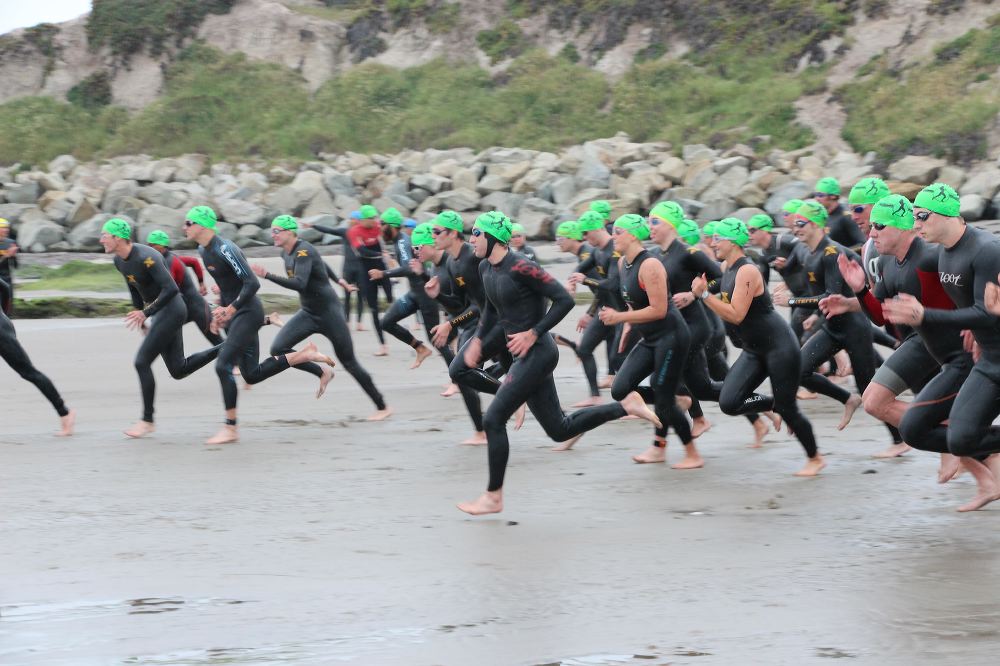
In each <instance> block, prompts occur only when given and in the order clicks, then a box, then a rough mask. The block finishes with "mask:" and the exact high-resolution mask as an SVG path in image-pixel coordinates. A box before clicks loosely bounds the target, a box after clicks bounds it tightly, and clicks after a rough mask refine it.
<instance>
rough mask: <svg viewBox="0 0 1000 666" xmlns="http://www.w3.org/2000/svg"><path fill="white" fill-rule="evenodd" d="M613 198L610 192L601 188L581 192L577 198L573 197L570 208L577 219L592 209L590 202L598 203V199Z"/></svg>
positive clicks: (577, 194)
mask: <svg viewBox="0 0 1000 666" xmlns="http://www.w3.org/2000/svg"><path fill="white" fill-rule="evenodd" d="M611 198H612V196H611V192H610V191H609V190H605V189H600V188H590V189H586V190H580V191H579V192H577V193H576V196H574V197H573V200H572V201H570V202H569V206H568V208H569V210H570V211H572V213H573V214H574V215H575V216H576V217H579V216H580V215H583V213H584V212H586V211H587V210H589V209H590V202H592V201H597V200H598V199H611Z"/></svg>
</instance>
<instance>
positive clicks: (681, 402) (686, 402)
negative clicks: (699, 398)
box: [676, 395, 694, 412]
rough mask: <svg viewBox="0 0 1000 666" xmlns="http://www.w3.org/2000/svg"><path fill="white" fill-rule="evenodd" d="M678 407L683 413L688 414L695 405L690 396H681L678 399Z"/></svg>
mask: <svg viewBox="0 0 1000 666" xmlns="http://www.w3.org/2000/svg"><path fill="white" fill-rule="evenodd" d="M676 400H677V406H678V407H680V410H681V411H682V412H686V411H687V410H689V409H691V405H692V404H694V400H692V399H691V396H689V395H679V396H677V397H676Z"/></svg>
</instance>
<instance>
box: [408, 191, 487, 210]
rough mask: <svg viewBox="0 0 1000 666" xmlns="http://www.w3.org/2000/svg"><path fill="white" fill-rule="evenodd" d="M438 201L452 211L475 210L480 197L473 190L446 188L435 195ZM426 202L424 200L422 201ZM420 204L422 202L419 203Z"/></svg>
mask: <svg viewBox="0 0 1000 666" xmlns="http://www.w3.org/2000/svg"><path fill="white" fill-rule="evenodd" d="M437 199H438V202H439V203H440V204H441V205H442V206H444V207H445V208H450V209H451V210H454V211H458V212H461V211H466V210H476V208H477V207H478V206H479V202H480V200H481V197H480V196H479V193H478V192H476V191H475V190H448V191H447V192H441V193H440V194H438V195H437ZM424 203H426V202H424ZM421 205H422V204H421Z"/></svg>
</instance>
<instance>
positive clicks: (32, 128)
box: [0, 97, 126, 164]
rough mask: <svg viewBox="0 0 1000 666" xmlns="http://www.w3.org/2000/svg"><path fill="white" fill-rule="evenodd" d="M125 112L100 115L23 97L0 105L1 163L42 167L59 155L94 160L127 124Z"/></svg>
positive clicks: (106, 111) (50, 100) (107, 111)
mask: <svg viewBox="0 0 1000 666" xmlns="http://www.w3.org/2000/svg"><path fill="white" fill-rule="evenodd" d="M125 119H126V113H125V111H124V110H123V109H119V108H114V107H109V108H106V109H104V110H102V111H100V112H99V113H94V112H90V111H87V110H85V109H82V108H80V107H78V106H74V105H72V104H67V103H65V102H59V101H56V100H55V99H53V98H51V97H22V98H21V99H17V100H14V101H12V102H7V103H6V104H0V127H3V128H4V131H3V132H0V163H7V164H9V163H13V162H22V163H28V164H42V163H45V162H48V161H49V160H51V159H52V158H54V157H56V156H57V155H62V154H64V153H69V154H72V155H74V156H76V157H78V158H81V159H87V158H91V157H93V156H94V154H95V153H97V152H98V151H100V150H102V149H103V148H104V147H105V146H106V145H107V143H108V141H109V139H110V138H111V137H112V136H114V134H115V132H116V131H117V130H118V129H119V128H120V126H121V125H122V124H123V123H124V122H125Z"/></svg>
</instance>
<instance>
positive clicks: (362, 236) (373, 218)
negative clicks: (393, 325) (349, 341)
mask: <svg viewBox="0 0 1000 666" xmlns="http://www.w3.org/2000/svg"><path fill="white" fill-rule="evenodd" d="M387 212H388V211H387ZM358 215H359V216H360V219H359V220H358V223H357V224H355V225H354V226H352V227H351V228H350V229H348V230H347V236H346V239H347V242H348V243H349V244H350V245H351V248H353V250H354V252H355V253H357V255H358V258H359V260H360V262H361V271H360V272H359V274H358V275H359V280H360V282H359V283H358V289H359V290H360V291H359V296H360V298H363V299H365V301H367V302H368V309H369V310H370V311H371V315H372V321H373V322H374V324H375V337H377V338H378V343H379V348H378V351H376V352H375V356H386V355H388V354H389V348H388V347H387V346H386V344H385V336H384V335H383V334H382V321H381V319H379V316H378V311H379V310H378V289H379V284H380V283H376V282H372V280H371V279H369V277H368V271H370V270H371V269H373V268H375V269H378V270H382V271H384V270H385V261H384V260H383V259H382V246H381V245H380V244H379V236H380V235H381V232H380V231H379V217H378V210H376V208H375V206H368V205H365V206H362V207H361V208H360V210H359V211H358ZM381 284H382V286H383V289H384V288H385V281H383V282H382V283H381ZM386 295H387V297H388V300H389V302H390V303H391V302H392V291H391V289H390V290H389V291H388V293H387V294H386Z"/></svg>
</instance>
